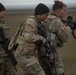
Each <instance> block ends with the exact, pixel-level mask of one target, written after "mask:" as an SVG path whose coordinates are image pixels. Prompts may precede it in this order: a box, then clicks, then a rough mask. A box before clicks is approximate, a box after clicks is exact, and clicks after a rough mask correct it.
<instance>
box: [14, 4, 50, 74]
mask: <svg viewBox="0 0 76 75" xmlns="http://www.w3.org/2000/svg"><path fill="white" fill-rule="evenodd" d="M48 13H49V8H48V7H47V6H46V5H44V4H42V3H40V4H38V5H37V6H36V8H35V13H34V16H29V17H28V18H26V19H25V21H24V23H23V25H22V27H21V28H20V29H21V30H20V35H19V36H18V38H17V41H16V43H17V44H18V47H17V49H16V51H15V57H16V60H17V63H18V69H17V72H18V70H19V67H20V71H19V73H20V74H21V75H45V73H44V71H43V69H42V68H41V66H40V64H39V62H38V60H37V59H36V58H35V53H34V50H35V49H37V48H38V47H37V45H36V42H38V41H42V42H43V43H44V42H46V39H45V38H44V37H43V36H40V35H39V34H38V28H37V27H38V25H39V24H41V22H42V21H44V20H45V19H46V18H47V16H48ZM15 37H16V36H15Z"/></svg>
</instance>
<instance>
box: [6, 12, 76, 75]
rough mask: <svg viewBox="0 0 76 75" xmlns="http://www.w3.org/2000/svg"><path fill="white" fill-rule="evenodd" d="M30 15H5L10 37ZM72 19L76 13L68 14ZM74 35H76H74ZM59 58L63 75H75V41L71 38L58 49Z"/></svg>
mask: <svg viewBox="0 0 76 75" xmlns="http://www.w3.org/2000/svg"><path fill="white" fill-rule="evenodd" d="M28 15H31V14H11V15H7V16H6V18H5V22H6V24H7V25H8V26H10V27H11V33H12V36H13V34H14V33H15V32H16V30H17V27H18V26H19V25H20V24H21V23H22V22H23V19H24V18H25V17H27V16H28ZM68 15H71V16H73V17H74V20H76V13H74V12H72V13H68V14H67V16H68ZM75 34H76V33H75ZM59 53H60V57H61V59H62V61H63V63H64V67H65V75H76V39H74V38H73V36H72V35H71V38H70V39H69V40H68V42H67V43H65V44H64V47H62V48H59Z"/></svg>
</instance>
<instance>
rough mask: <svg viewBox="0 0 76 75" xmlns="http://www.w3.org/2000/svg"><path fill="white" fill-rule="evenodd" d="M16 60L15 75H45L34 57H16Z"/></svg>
mask: <svg viewBox="0 0 76 75" xmlns="http://www.w3.org/2000/svg"><path fill="white" fill-rule="evenodd" d="M16 60H17V62H18V64H17V73H16V75H45V73H44V71H43V69H42V68H41V66H40V64H39V62H38V61H37V59H36V58H35V56H34V55H22V56H20V57H16Z"/></svg>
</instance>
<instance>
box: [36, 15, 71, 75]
mask: <svg viewBox="0 0 76 75" xmlns="http://www.w3.org/2000/svg"><path fill="white" fill-rule="evenodd" d="M43 24H44V27H45V31H46V36H47V37H49V38H50V43H51V44H52V45H54V46H55V47H56V52H55V53H54V54H55V63H54V64H53V67H51V66H52V65H51V64H50V60H48V58H47V57H46V50H45V49H44V48H43V47H41V48H40V49H41V50H39V51H38V52H37V56H38V60H39V63H40V64H41V66H42V68H43V69H44V71H45V73H46V75H63V73H64V65H63V63H62V61H61V59H60V57H59V53H58V51H57V49H58V43H59V42H60V39H61V40H62V41H63V42H62V43H59V45H60V46H63V44H64V42H66V41H67V40H68V38H69V36H70V35H71V29H70V28H69V27H65V29H64V30H62V29H61V27H62V26H64V24H63V23H62V22H61V20H60V18H59V17H57V16H54V15H49V16H48V18H47V19H46V20H45V21H44V22H43ZM54 33H56V34H54ZM48 34H49V35H48Z"/></svg>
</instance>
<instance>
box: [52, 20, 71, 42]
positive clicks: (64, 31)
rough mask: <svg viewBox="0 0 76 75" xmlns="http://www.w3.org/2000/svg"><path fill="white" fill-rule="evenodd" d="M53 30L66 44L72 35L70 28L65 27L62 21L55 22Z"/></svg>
mask: <svg viewBox="0 0 76 75" xmlns="http://www.w3.org/2000/svg"><path fill="white" fill-rule="evenodd" d="M53 30H55V31H56V34H57V36H58V37H59V38H60V39H61V40H62V41H64V42H66V41H67V39H68V38H69V36H70V35H71V29H70V27H68V26H65V25H64V24H63V23H62V21H60V20H55V22H54V23H53Z"/></svg>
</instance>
